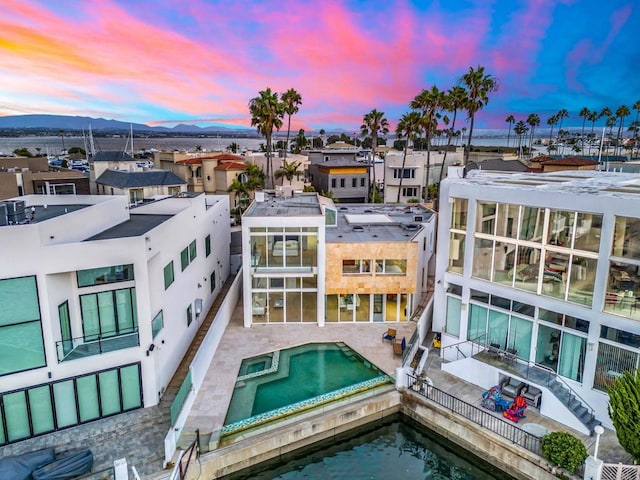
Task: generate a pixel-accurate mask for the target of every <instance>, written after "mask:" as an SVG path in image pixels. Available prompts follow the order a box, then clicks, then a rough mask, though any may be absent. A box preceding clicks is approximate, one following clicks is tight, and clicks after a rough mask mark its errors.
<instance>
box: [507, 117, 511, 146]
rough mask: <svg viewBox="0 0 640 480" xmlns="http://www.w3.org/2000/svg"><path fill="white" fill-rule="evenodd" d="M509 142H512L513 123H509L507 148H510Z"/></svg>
mask: <svg viewBox="0 0 640 480" xmlns="http://www.w3.org/2000/svg"><path fill="white" fill-rule="evenodd" d="M509 140H511V122H509V133H507V148H509Z"/></svg>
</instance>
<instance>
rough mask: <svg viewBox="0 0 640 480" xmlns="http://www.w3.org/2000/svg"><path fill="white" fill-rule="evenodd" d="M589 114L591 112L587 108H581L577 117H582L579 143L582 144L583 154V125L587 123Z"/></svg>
mask: <svg viewBox="0 0 640 480" xmlns="http://www.w3.org/2000/svg"><path fill="white" fill-rule="evenodd" d="M590 114H591V110H589V109H588V108H587V107H582V110H580V113H578V116H580V117H582V132H581V133H580V143H581V144H582V153H584V124H585V123H586V122H587V119H588V118H589V115H590Z"/></svg>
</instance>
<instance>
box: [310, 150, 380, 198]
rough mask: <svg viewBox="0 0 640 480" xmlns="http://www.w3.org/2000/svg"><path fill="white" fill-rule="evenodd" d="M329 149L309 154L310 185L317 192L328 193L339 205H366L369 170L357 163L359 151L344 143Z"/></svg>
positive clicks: (367, 167)
mask: <svg viewBox="0 0 640 480" xmlns="http://www.w3.org/2000/svg"><path fill="white" fill-rule="evenodd" d="M328 147H329V148H325V149H322V150H310V151H309V152H308V156H309V177H310V181H311V185H313V187H314V188H315V189H316V191H317V192H327V193H328V192H331V193H332V194H333V198H334V199H335V200H337V201H339V202H341V203H364V202H366V201H367V200H368V193H367V192H368V187H369V180H368V173H369V166H368V165H367V164H366V163H365V162H363V161H359V160H357V159H356V156H357V154H358V149H357V148H355V147H353V146H352V145H350V144H348V143H344V142H337V143H333V144H331V145H328ZM360 160H362V159H360Z"/></svg>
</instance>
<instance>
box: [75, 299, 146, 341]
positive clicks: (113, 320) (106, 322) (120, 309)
mask: <svg viewBox="0 0 640 480" xmlns="http://www.w3.org/2000/svg"><path fill="white" fill-rule="evenodd" d="M135 299H136V296H135V288H124V289H121V290H109V291H107V292H99V293H91V294H88V295H80V308H81V310H82V328H83V331H84V340H85V341H92V340H97V339H100V338H107V337H114V336H118V335H125V334H128V333H132V332H134V331H136V329H137V325H138V321H137V312H136V303H135Z"/></svg>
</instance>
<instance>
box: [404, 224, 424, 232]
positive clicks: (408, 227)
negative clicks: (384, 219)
mask: <svg viewBox="0 0 640 480" xmlns="http://www.w3.org/2000/svg"><path fill="white" fill-rule="evenodd" d="M403 227H404V229H405V230H409V231H412V232H413V231H415V230H419V229H420V225H418V224H417V223H407V224H406V225H403Z"/></svg>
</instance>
